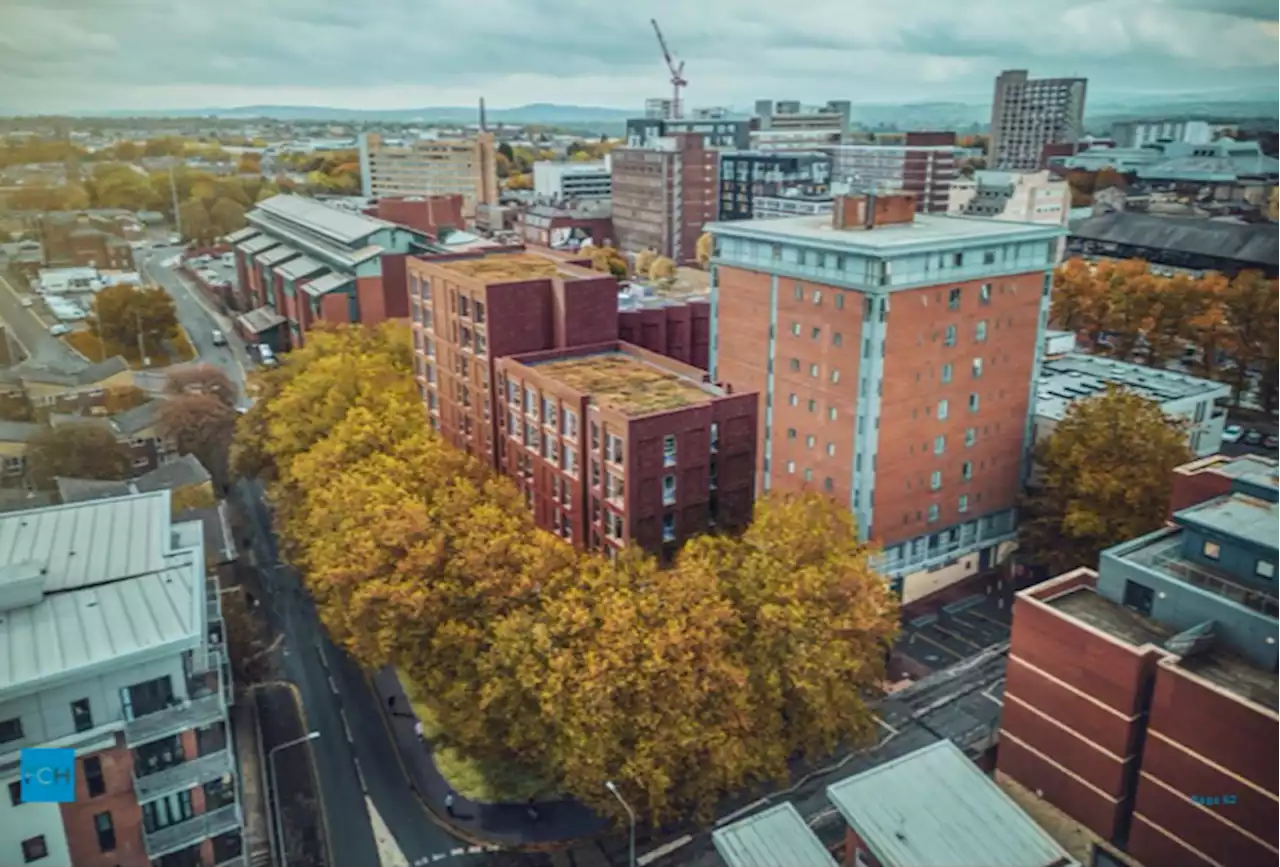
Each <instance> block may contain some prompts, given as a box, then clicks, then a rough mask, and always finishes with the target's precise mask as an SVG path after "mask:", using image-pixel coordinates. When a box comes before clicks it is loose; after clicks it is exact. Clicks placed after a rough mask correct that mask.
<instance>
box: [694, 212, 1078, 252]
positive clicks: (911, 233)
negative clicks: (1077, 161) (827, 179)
mask: <svg viewBox="0 0 1280 867" xmlns="http://www.w3.org/2000/svg"><path fill="white" fill-rule="evenodd" d="M706 230H707V231H709V232H712V233H715V234H717V235H727V236H732V237H741V238H754V239H758V240H762V241H802V242H804V241H812V242H817V243H821V244H825V245H828V246H831V247H837V248H841V249H845V250H849V251H852V252H855V253H867V254H870V255H883V254H886V253H895V252H905V251H907V250H909V249H910V248H912V247H916V246H924V247H942V246H946V245H947V244H956V245H964V244H969V243H973V242H983V241H985V242H992V243H995V242H999V241H1002V240H1027V239H1034V240H1039V239H1046V240H1047V239H1049V238H1055V237H1058V236H1059V235H1061V234H1062V231H1061V229H1060V227H1058V226H1055V225H1048V224H1032V223H1015V222H1007V221H1001V220H989V219H985V218H982V217H959V216H949V215H942V214H916V215H915V219H914V220H912V221H911V222H910V223H890V224H888V225H882V226H876V227H875V228H874V229H837V228H835V227H834V226H833V225H832V224H831V215H830V214H814V215H806V216H802V217H777V218H774V219H768V220H737V221H734V222H728V223H709V224H707V226H706Z"/></svg>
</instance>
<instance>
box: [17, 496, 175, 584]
mask: <svg viewBox="0 0 1280 867" xmlns="http://www.w3.org/2000/svg"><path fill="white" fill-rule="evenodd" d="M168 529H169V492H168V491H153V492H151V493H147V494H138V495H135V496H131V497H124V498H120V499H116V500H94V501H91V502H85V503H71V504H68V505H61V506H48V507H46V508H43V509H31V510H29V511H25V512H12V513H9V514H5V515H0V565H4V564H10V563H27V562H33V561H34V562H38V563H40V564H41V565H42V566H43V568H44V588H45V592H46V593H54V592H57V591H61V590H74V589H76V588H78V587H84V586H86V585H89V584H100V583H103V582H106V581H116V580H119V579H121V578H130V577H133V576H137V575H146V574H148V573H153V572H160V571H163V569H164V568H165V562H164V554H165V552H166V551H167V550H168V539H167V538H166V537H165V533H166V532H167V531H168Z"/></svg>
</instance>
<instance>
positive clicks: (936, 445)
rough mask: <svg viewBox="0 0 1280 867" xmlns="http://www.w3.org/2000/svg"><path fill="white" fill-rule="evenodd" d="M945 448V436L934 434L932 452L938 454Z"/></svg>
mask: <svg viewBox="0 0 1280 867" xmlns="http://www.w3.org/2000/svg"><path fill="white" fill-rule="evenodd" d="M946 450H947V438H946V437H945V436H936V437H934V438H933V453H934V454H935V455H940V454H942V453H943V452H945V451H946Z"/></svg>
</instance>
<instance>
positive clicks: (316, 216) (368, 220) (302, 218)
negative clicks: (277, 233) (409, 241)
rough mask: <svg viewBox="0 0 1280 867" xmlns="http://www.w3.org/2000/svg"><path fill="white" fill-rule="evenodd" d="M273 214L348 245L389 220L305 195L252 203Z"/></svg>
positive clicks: (280, 196) (385, 224)
mask: <svg viewBox="0 0 1280 867" xmlns="http://www.w3.org/2000/svg"><path fill="white" fill-rule="evenodd" d="M254 210H260V211H264V212H266V213H268V214H270V215H272V216H274V217H277V218H279V219H281V220H284V221H286V222H288V223H292V224H294V225H296V226H298V227H300V228H303V229H306V230H307V231H309V232H314V233H315V234H317V235H320V236H321V237H324V238H327V239H329V240H330V241H335V242H337V243H339V244H342V245H344V246H350V245H352V244H355V243H356V242H358V241H361V240H363V239H365V238H367V237H369V236H370V235H372V234H373V233H375V232H378V231H381V230H382V229H389V228H393V227H394V224H393V223H388V222H387V221H386V220H379V219H376V218H374V217H368V216H365V215H364V214H361V213H358V212H353V211H347V210H339V209H338V208H333V207H330V206H329V205H326V204H323V203H321V202H318V201H316V200H314V199H308V198H306V197H305V196H290V195H279V196H272V197H271V198H269V199H264V200H263V201H261V202H258V204H257V205H255V206H254Z"/></svg>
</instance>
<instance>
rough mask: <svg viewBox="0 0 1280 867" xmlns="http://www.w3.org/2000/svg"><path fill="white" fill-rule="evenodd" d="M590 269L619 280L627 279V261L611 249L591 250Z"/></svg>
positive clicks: (595, 248)
mask: <svg viewBox="0 0 1280 867" xmlns="http://www.w3.org/2000/svg"><path fill="white" fill-rule="evenodd" d="M591 267H592V268H593V269H595V270H596V271H603V272H604V273H606V274H612V275H613V276H614V277H616V278H617V279H619V280H625V279H627V260H626V259H624V258H622V254H621V253H619V252H618V251H617V250H616V249H614V248H613V247H593V248H591Z"/></svg>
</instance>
